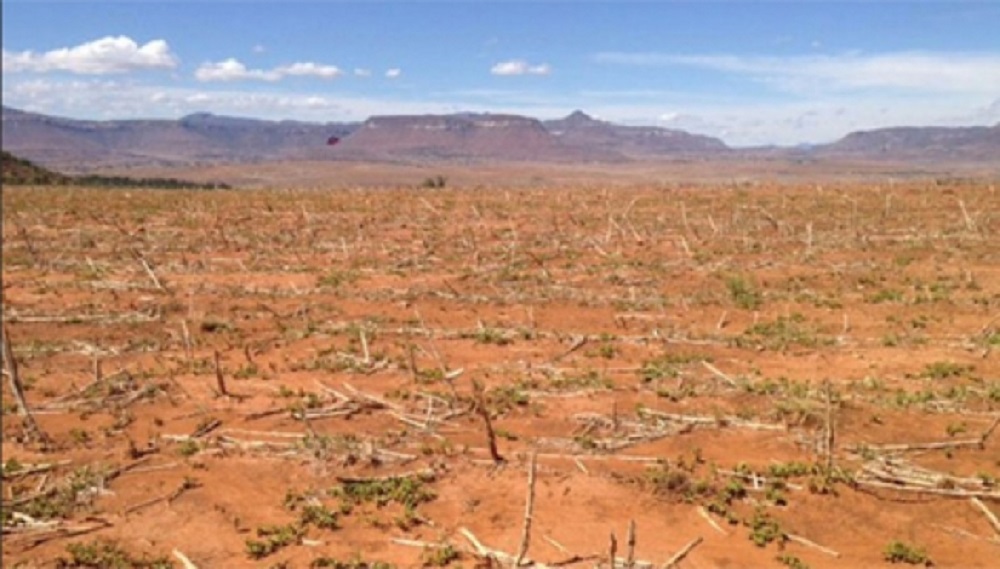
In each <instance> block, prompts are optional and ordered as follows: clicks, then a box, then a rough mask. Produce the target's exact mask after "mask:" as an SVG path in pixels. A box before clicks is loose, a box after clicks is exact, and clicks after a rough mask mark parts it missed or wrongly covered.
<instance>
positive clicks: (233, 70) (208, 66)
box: [194, 57, 343, 82]
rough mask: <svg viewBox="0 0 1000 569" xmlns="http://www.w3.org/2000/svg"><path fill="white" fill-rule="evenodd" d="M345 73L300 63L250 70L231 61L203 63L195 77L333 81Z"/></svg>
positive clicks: (215, 79)
mask: <svg viewBox="0 0 1000 569" xmlns="http://www.w3.org/2000/svg"><path fill="white" fill-rule="evenodd" d="M342 74H343V72H342V71H341V70H340V69H338V68H337V67H335V66H333V65H320V64H317V63H312V62H299V63H293V64H291V65H283V66H281V67H276V68H274V69H248V68H247V66H246V65H244V64H243V63H241V62H240V61H239V60H237V59H234V58H232V57H230V58H229V59H226V60H223V61H217V62H207V63H203V64H202V65H201V66H200V67H199V68H198V69H197V70H196V71H195V72H194V76H195V78H196V79H198V80H199V81H205V82H208V81H278V80H280V79H284V78H285V77H318V78H321V79H333V78H335V77H338V76H340V75H342Z"/></svg>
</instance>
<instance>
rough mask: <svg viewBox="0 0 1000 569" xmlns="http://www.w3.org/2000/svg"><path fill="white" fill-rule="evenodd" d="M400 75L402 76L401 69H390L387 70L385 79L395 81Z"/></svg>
mask: <svg viewBox="0 0 1000 569" xmlns="http://www.w3.org/2000/svg"><path fill="white" fill-rule="evenodd" d="M402 74H403V70H402V69H399V68H398V67H394V68H392V69H387V70H386V72H385V77H386V79H396V78H397V77H399V76H400V75H402Z"/></svg>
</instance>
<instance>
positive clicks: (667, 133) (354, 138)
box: [2, 107, 1000, 172]
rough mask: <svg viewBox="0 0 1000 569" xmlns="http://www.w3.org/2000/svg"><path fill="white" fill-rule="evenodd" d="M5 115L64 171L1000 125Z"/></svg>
mask: <svg viewBox="0 0 1000 569" xmlns="http://www.w3.org/2000/svg"><path fill="white" fill-rule="evenodd" d="M2 119H3V122H2V125H3V126H2V134H3V139H2V140H3V149H4V150H5V151H8V152H12V153H14V154H16V155H17V156H20V157H24V158H27V159H30V160H33V161H35V162H38V163H39V164H43V165H45V166H48V167H50V168H54V169H57V170H60V171H66V172H93V171H99V170H101V169H108V168H123V167H125V168H127V167H132V166H183V165H196V164H216V163H227V162H229V163H232V162H253V161H271V160H360V161H401V162H414V163H425V162H442V161H443V162H461V163H480V162H510V161H514V162H517V161H531V162H543V163H544V162H559V163H574V162H591V163H594V162H596V163H601V162H625V161H640V160H664V159H667V160H669V159H685V160H692V159H693V160H701V159H704V160H708V159H725V158H727V157H740V158H747V157H754V156H767V157H769V158H774V157H779V158H780V157H787V158H792V159H803V158H808V159H824V158H849V159H858V160H872V161H887V162H920V163H939V162H962V163H976V162H987V163H988V162H996V161H997V157H1000V124H998V125H995V126H992V127H955V128H942V127H908V128H888V129H879V130H873V131H867V132H855V133H851V134H849V135H847V136H846V137H844V138H843V139H841V140H839V141H837V142H834V143H832V144H827V145H818V146H811V147H795V148H766V149H763V148H762V149H732V148H729V147H728V146H726V144H725V143H724V142H722V141H721V140H719V139H717V138H712V137H708V136H702V135H697V134H691V133H688V132H684V131H681V130H674V129H667V128H661V127H653V126H623V125H617V124H613V123H610V122H605V121H601V120H597V119H594V118H592V117H590V116H588V115H587V114H585V113H583V112H581V111H575V112H573V113H572V114H570V115H569V116H567V117H565V118H562V119H557V120H548V121H540V120H538V119H534V118H530V117H524V116H518V115H507V114H492V113H482V114H478V113H477V114H471V113H459V114H452V115H399V116H376V117H371V118H369V119H368V120H366V121H364V122H362V123H334V122H331V123H306V122H296V121H265V120H256V119H247V118H235V117H224V116H217V115H212V114H208V113H199V114H194V115H189V116H186V117H183V118H181V119H178V120H114V121H87V120H75V119H67V118H60V117H53V116H47V115H42V114H37V113H30V112H25V111H20V110H17V109H12V108H9V107H3V113H2Z"/></svg>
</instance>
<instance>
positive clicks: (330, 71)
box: [275, 62, 343, 79]
mask: <svg viewBox="0 0 1000 569" xmlns="http://www.w3.org/2000/svg"><path fill="white" fill-rule="evenodd" d="M275 71H276V72H277V73H279V74H280V75H281V76H283V77H287V76H293V77H319V78H321V79H333V78H334V77H339V76H340V75H343V72H342V71H341V70H340V69H338V68H337V67H336V66H334V65H319V64H316V63H312V62H305V63H293V64H291V65H285V66H282V67H279V68H277V69H275Z"/></svg>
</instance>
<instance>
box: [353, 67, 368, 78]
mask: <svg viewBox="0 0 1000 569" xmlns="http://www.w3.org/2000/svg"><path fill="white" fill-rule="evenodd" d="M354 76H355V77H371V76H372V72H371V70H370V69H361V68H360V67H358V68H355V69H354Z"/></svg>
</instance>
